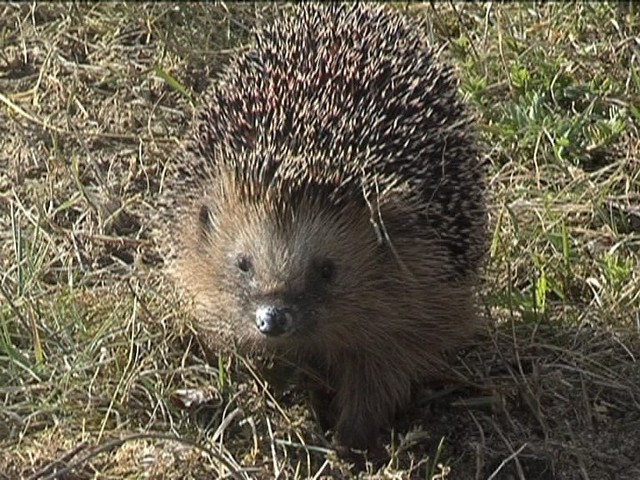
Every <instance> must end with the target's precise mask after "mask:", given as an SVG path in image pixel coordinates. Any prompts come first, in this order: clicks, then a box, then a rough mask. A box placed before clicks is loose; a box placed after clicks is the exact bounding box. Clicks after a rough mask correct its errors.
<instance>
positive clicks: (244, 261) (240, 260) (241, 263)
mask: <svg viewBox="0 0 640 480" xmlns="http://www.w3.org/2000/svg"><path fill="white" fill-rule="evenodd" d="M236 264H237V265H238V268H239V269H240V271H241V272H243V273H249V272H250V271H251V269H252V267H253V266H252V265H251V260H249V259H248V258H247V257H246V256H245V255H238V257H237V258H236Z"/></svg>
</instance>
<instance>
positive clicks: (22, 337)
mask: <svg viewBox="0 0 640 480" xmlns="http://www.w3.org/2000/svg"><path fill="white" fill-rule="evenodd" d="M396 7H397V8H401V9H405V8H407V10H408V12H409V14H411V15H416V16H419V17H427V18H428V20H429V21H428V23H427V27H426V28H427V34H428V35H429V36H430V37H431V39H432V40H433V42H434V44H436V45H437V46H443V47H444V49H445V50H444V51H445V52H446V54H447V55H448V56H449V58H450V61H451V62H452V63H453V65H454V66H455V67H456V69H457V72H458V75H459V77H460V80H461V83H460V89H461V91H462V94H463V95H465V97H466V98H467V100H468V101H469V103H470V104H471V105H472V107H473V108H474V109H475V110H476V112H477V115H478V119H479V124H480V128H481V132H482V137H483V141H484V142H485V143H486V145H487V146H488V152H487V153H488V158H489V161H490V176H489V181H490V190H491V199H490V201H491V225H492V232H493V236H492V242H491V248H490V255H489V258H488V260H487V265H486V268H485V270H484V277H485V278H484V284H483V295H482V298H483V301H484V310H485V312H486V316H487V318H488V319H489V320H490V321H491V327H489V329H488V333H489V335H488V336H487V341H486V342H484V343H481V344H479V345H477V347H475V348H473V349H470V350H469V351H467V352H461V353H460V355H458V358H457V359H455V361H454V363H453V366H452V369H453V371H454V372H456V373H457V374H458V375H459V376H460V378H464V379H466V384H467V385H468V386H467V387H465V388H461V389H460V388H458V389H453V390H452V391H445V392H431V393H432V396H431V397H429V392H426V393H425V398H423V402H421V403H420V402H419V404H418V406H416V408H415V409H414V410H415V411H412V412H409V413H408V414H407V418H406V419H405V420H404V423H405V424H406V425H404V427H405V428H401V427H399V429H400V430H402V431H401V432H400V433H401V435H400V437H399V438H397V439H396V440H395V441H394V442H395V443H394V446H393V455H392V460H391V461H390V463H389V465H387V466H385V467H384V468H383V469H382V470H381V471H380V472H378V473H377V477H376V478H407V477H411V478H427V479H458V478H462V479H472V478H477V479H484V478H491V479H499V478H517V479H525V478H526V479H531V478H539V479H548V478H559V479H574V478H576V479H595V478H618V479H625V478H628V479H635V478H640V466H639V464H638V461H637V452H638V448H639V447H640V435H639V434H638V432H639V431H640V363H639V362H640V361H639V357H640V338H639V337H640V335H639V333H640V255H639V254H638V253H639V249H640V163H639V161H638V159H639V158H640V135H639V133H638V130H639V128H640V37H638V32H640V11H639V10H638V8H637V6H636V5H635V4H633V3H632V2H631V3H577V4H576V3H573V4H564V3H543V4H534V3H516V4H510V3H507V4H461V3H460V4H458V3H453V4H452V3H439V2H434V3H432V4H421V5H412V6H411V7H406V5H405V4H401V3H398V4H396ZM281 8H283V7H281V6H280V7H276V6H275V5H271V4H257V5H252V4H240V5H237V4H217V5H206V4H184V5H179V6H178V5H177V4H168V3H161V4H134V3H129V4H122V3H110V2H109V3H102V2H99V3H91V4H70V3H61V4H56V3H51V4H47V3H43V4H29V3H21V4H5V5H2V6H0V103H1V104H2V105H1V106H0V131H1V132H2V134H1V135H0V142H1V144H0V152H1V153H0V242H1V243H0V275H1V276H0V297H1V298H2V300H1V301H0V398H1V399H2V401H1V402H0V478H3V477H4V478H11V479H12V478H141V477H145V478H175V477H179V478H216V477H225V476H226V477H231V478H273V477H277V478H322V476H325V478H326V477H334V478H335V477H349V476H350V475H351V474H350V473H349V472H350V471H349V468H348V466H347V465H345V464H344V463H343V462H341V461H339V460H337V459H336V458H335V456H334V455H333V453H332V452H331V451H330V449H329V447H328V446H327V444H326V442H325V440H324V438H323V437H322V435H321V432H319V431H318V428H317V426H316V425H315V423H314V421H313V418H312V416H311V414H310V412H309V411H308V410H307V409H306V407H305V405H304V402H302V401H301V400H300V396H299V394H298V393H297V392H295V391H288V390H286V389H285V391H284V392H283V393H280V394H274V393H273V392H272V389H271V388H267V382H266V380H265V379H263V378H262V377H261V376H260V375H259V374H257V373H256V372H254V370H253V369H252V368H251V363H250V362H247V361H245V360H244V359H242V358H236V357H223V356H221V357H220V359H219V363H218V364H216V365H209V364H207V363H206V362H205V361H204V360H203V357H202V354H201V350H200V349H199V347H198V345H197V342H196V341H195V340H194V338H193V336H192V335H191V334H190V333H191V331H192V329H191V326H190V322H191V320H190V318H189V316H188V314H187V313H186V312H187V310H186V309H185V308H184V306H183V305H181V304H180V299H179V297H178V295H177V294H175V292H174V291H173V289H172V287H171V286H170V285H168V284H167V282H166V281H165V280H164V277H163V276H162V274H161V266H162V264H163V252H162V249H161V245H158V244H156V243H155V242H154V237H153V230H152V228H151V224H152V221H151V220H152V219H153V218H154V214H155V205H156V203H155V202H156V201H157V197H158V192H159V191H160V189H161V188H162V179H163V173H164V170H165V168H166V165H167V162H168V161H170V159H171V155H172V152H174V151H175V148H176V145H177V144H178V143H179V142H180V140H181V139H182V138H183V137H184V135H185V132H186V131H187V128H188V125H189V123H190V121H191V119H192V116H193V112H194V108H195V107H196V106H197V105H198V103H199V101H200V99H201V95H202V93H203V92H204V91H205V90H206V88H207V86H208V84H209V83H210V81H211V80H210V79H211V78H214V77H215V75H216V73H217V72H219V71H220V69H221V68H222V67H223V66H224V64H225V62H226V60H227V59H228V57H229V55H232V54H233V53H234V52H236V51H238V49H240V48H241V46H242V45H243V44H244V43H245V42H246V41H247V40H248V39H249V38H250V28H251V26H253V25H254V24H256V23H257V22H268V21H269V19H270V18H272V17H273V15H274V14H276V13H277V10H278V9H281ZM509 475H511V476H510V477H509ZM365 476H368V477H371V478H373V477H375V476H376V474H375V473H373V472H369V473H368V474H365Z"/></svg>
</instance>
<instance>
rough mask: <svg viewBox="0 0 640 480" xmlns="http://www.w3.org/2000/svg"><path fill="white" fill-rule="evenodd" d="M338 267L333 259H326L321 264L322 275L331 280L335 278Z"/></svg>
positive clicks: (323, 277)
mask: <svg viewBox="0 0 640 480" xmlns="http://www.w3.org/2000/svg"><path fill="white" fill-rule="evenodd" d="M335 270H336V267H335V265H334V263H333V262H332V261H331V260H328V259H327V260H324V261H323V262H322V263H321V264H320V276H321V277H322V279H323V280H325V281H327V282H330V281H331V280H333V276H334V274H335Z"/></svg>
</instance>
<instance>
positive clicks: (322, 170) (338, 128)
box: [177, 6, 485, 448]
mask: <svg viewBox="0 0 640 480" xmlns="http://www.w3.org/2000/svg"><path fill="white" fill-rule="evenodd" d="M306 8H307V10H304V9H303V13H302V14H301V15H302V17H301V18H302V19H303V20H302V21H303V22H304V21H306V20H305V19H308V18H312V19H313V18H315V17H317V16H320V21H318V22H315V23H313V22H310V23H309V25H315V27H313V28H325V29H324V30H321V31H319V32H313V34H311V35H310V37H311V38H312V40H311V42H312V43H311V45H315V43H314V42H318V43H321V42H322V41H326V42H328V44H329V45H331V42H333V41H334V36H333V35H334V34H335V35H336V36H337V37H339V35H345V36H350V35H353V36H354V38H355V39H356V40H357V41H363V42H365V43H366V42H374V43H375V42H376V41H378V42H383V43H381V45H382V47H378V46H377V45H375V44H372V45H368V44H366V46H370V47H371V52H369V54H370V57H366V59H364V60H363V61H366V62H376V61H379V62H380V67H379V68H378V67H376V68H369V69H367V70H366V72H367V73H366V75H371V76H373V77H372V78H373V80H370V81H369V80H368V79H367V78H366V75H365V78H363V79H359V77H358V76H357V75H356V74H353V72H351V73H350V71H347V72H346V73H345V65H347V66H349V67H351V66H352V65H355V63H353V62H355V61H356V60H358V59H359V58H360V57H358V56H359V55H361V52H362V51H363V49H362V48H357V47H356V48H355V50H354V51H353V52H352V51H351V50H348V49H347V50H345V48H346V47H345V44H344V43H340V42H338V43H337V44H336V45H335V48H333V49H331V48H325V49H323V50H318V51H317V52H308V53H307V55H306V56H305V57H304V59H302V60H301V58H300V53H299V52H298V53H292V54H291V55H290V57H291V58H289V57H288V56H287V55H289V54H288V53H285V54H283V55H285V57H286V58H284V59H280V58H279V57H278V58H276V59H275V60H274V59H273V55H275V54H274V53H273V52H275V51H276V50H275V49H268V48H266V47H260V48H258V50H257V53H255V54H254V56H253V57H252V56H247V57H242V59H240V60H239V61H238V63H236V64H235V65H233V66H232V67H231V68H230V70H229V72H230V73H229V74H228V77H226V78H225V79H223V80H222V81H221V82H220V83H219V85H218V86H217V87H215V89H214V91H213V93H212V96H211V99H210V100H209V101H208V106H207V107H206V108H205V109H204V110H203V112H202V113H201V116H200V120H199V123H198V125H197V126H196V132H195V135H194V142H193V147H192V148H191V150H190V151H189V152H188V154H187V156H186V157H185V164H186V163H188V162H190V164H191V165H197V167H195V168H193V167H192V171H194V172H196V174H195V175H197V177H198V182H197V184H198V192H201V193H202V194H201V195H200V193H197V194H194V193H193V192H191V196H192V197H193V198H194V199H195V201H194V202H193V203H192V204H191V207H190V208H191V210H190V211H189V215H188V221H187V223H186V225H185V226H183V230H181V232H180V235H179V236H180V237H181V238H183V239H184V242H183V243H182V245H181V248H180V252H181V257H180V259H179V261H178V264H177V267H178V268H177V278H178V279H179V281H180V283H181V284H182V285H183V287H184V288H185V289H186V290H187V291H188V292H190V294H191V295H192V296H193V298H194V300H195V302H196V305H197V308H198V314H199V318H200V319H201V321H200V327H201V330H202V332H203V336H204V337H205V338H206V339H207V342H208V343H209V345H210V346H211V347H212V348H214V349H215V348H226V347H228V346H229V345H230V344H231V343H234V344H237V345H238V346H239V347H240V349H241V350H242V351H245V352H249V353H251V352H265V353H270V354H274V355H276V356H277V357H279V358H281V359H284V360H287V361H290V362H293V363H294V364H297V365H301V366H302V367H303V368H305V369H308V371H309V372H310V378H319V379H321V380H322V381H323V382H325V383H326V385H327V386H328V388H327V389H326V391H327V392H328V397H327V398H325V399H324V400H325V401H326V403H327V405H328V407H327V410H326V411H325V412H323V417H324V418H325V419H327V421H328V422H329V423H330V426H331V427H332V428H333V429H334V430H335V435H336V437H335V438H336V441H337V443H338V444H340V445H346V446H349V447H355V448H367V447H373V446H375V443H376V438H377V434H378V432H379V431H380V429H381V428H382V427H385V426H388V425H389V423H390V422H391V420H392V419H393V416H394V415H395V414H396V413H397V412H398V410H399V409H401V408H402V407H403V406H405V405H406V403H407V402H408V400H409V398H410V393H411V391H412V386H413V385H414V384H415V383H416V382H418V381H422V380H425V379H427V380H428V379H430V378H434V377H435V376H437V375H438V373H439V372H442V371H443V369H444V368H445V367H444V365H443V363H442V360H441V353H442V352H444V351H446V350H448V349H451V348H456V347H458V346H460V345H461V344H463V343H464V342H465V341H467V340H468V339H469V338H470V336H471V335H472V334H473V333H474V331H475V327H476V325H477V319H476V313H475V306H474V295H473V287H474V284H475V273H476V269H477V266H478V264H479V261H480V258H481V257H482V253H483V250H484V247H483V245H484V221H485V219H484V215H485V212H484V204H483V195H482V194H483V175H482V168H481V165H480V161H479V159H478V152H477V150H476V147H475V143H474V138H473V134H472V128H471V126H470V123H469V120H468V118H467V117H466V116H465V114H464V110H463V108H462V106H461V105H460V104H459V103H458V102H457V100H455V87H454V85H453V83H452V82H451V81H450V76H449V70H446V69H445V68H444V67H441V66H439V65H438V64H436V63H434V62H432V60H431V57H430V56H429V55H430V53H429V50H428V47H427V46H426V44H425V43H424V41H423V38H422V37H421V36H420V35H419V34H417V33H415V29H414V28H413V26H412V25H410V24H405V23H404V21H403V20H402V19H401V18H400V17H399V16H394V15H391V14H389V13H385V12H384V11H383V10H380V9H371V10H369V9H368V8H367V7H365V6H353V7H349V8H351V10H349V12H351V13H350V14H349V15H347V14H346V13H345V11H340V10H339V11H338V13H339V14H338V15H335V12H334V13H327V11H326V10H323V9H321V8H320V7H306ZM354 12H355V14H354ZM379 17H381V18H384V19H386V20H385V21H386V22H387V23H385V22H378V21H374V20H370V19H371V18H374V19H375V18H379ZM298 21H300V20H298ZM331 22H334V24H332V23H331ZM390 24H392V25H393V28H392V29H391V30H390V32H391V33H389V32H382V33H380V31H379V30H380V29H384V28H387V26H388V25H390ZM318 25H326V27H318ZM290 28H291V21H289V20H286V21H283V23H282V24H281V25H280V26H279V27H278V26H274V27H273V29H272V30H270V31H269V33H268V34H264V33H263V37H260V36H259V38H262V40H261V42H262V43H261V45H263V44H265V42H266V43H267V44H268V42H269V41H271V42H273V43H274V45H279V46H280V47H283V48H285V47H286V45H284V46H283V45H282V44H283V43H285V44H286V43H287V42H289V41H290V40H289V36H290V35H291V31H290V30H289V29H290ZM308 28H312V27H308ZM359 28H362V29H364V30H367V29H369V30H371V31H372V32H373V33H371V32H368V33H367V35H365V34H360V35H359V34H357V33H356V34H354V33H353V32H357V30H358V29H359ZM296 31H303V32H305V31H306V30H304V29H302V30H300V29H299V28H298V29H296ZM274 32H275V33H274ZM279 32H280V33H279ZM282 32H285V33H282ZM391 34H397V35H398V38H399V39H400V40H399V41H398V42H399V43H397V45H399V46H397V47H394V48H396V49H397V52H396V54H397V56H398V59H400V60H402V61H406V62H407V65H408V67H407V69H408V70H407V69H401V70H402V72H403V73H402V75H405V76H411V75H414V76H415V78H414V79H413V83H417V84H418V85H420V83H419V82H421V81H422V80H423V77H424V76H425V75H426V73H425V72H427V71H428V72H430V74H431V75H432V77H433V78H436V79H440V80H433V78H430V79H429V78H428V79H426V80H424V82H425V83H424V85H422V87H421V88H419V89H417V90H415V92H417V93H415V95H418V97H417V98H416V101H415V102H413V103H412V104H411V105H410V106H409V104H407V106H406V108H405V109H403V108H402V106H398V105H396V104H393V105H391V104H390V103H389V101H390V100H389V99H390V98H393V96H394V95H396V96H402V95H403V90H402V89H403V88H409V87H403V86H402V85H404V84H403V83H402V82H399V81H397V79H396V77H394V76H397V75H401V74H400V73H399V72H396V71H394V70H393V68H392V67H389V65H392V66H393V65H395V63H389V62H388V61H387V58H388V55H390V54H389V52H386V53H385V51H384V49H385V48H387V49H388V48H389V44H388V43H384V42H386V37H388V36H389V35H391ZM270 35H271V36H270ZM301 35H306V33H304V34H301ZM265 38H266V39H267V40H265ZM305 38H307V37H305ZM405 40H406V45H405V44H404V43H402V42H404V41H405ZM305 41H306V40H305ZM292 44H293V43H292ZM295 44H296V45H300V44H304V42H303V41H302V40H299V41H297V42H295ZM416 44H418V45H419V47H415V48H416V49H417V50H416V51H415V52H414V51H413V50H411V49H412V48H414V47H413V46H412V45H416ZM304 45H306V44H304ZM383 47H384V48H383ZM261 48H264V50H261ZM300 48H306V47H304V46H303V47H300ZM309 48H311V47H309ZM294 52H295V51H294ZM378 52H382V53H378ZM316 54H317V55H321V54H324V55H329V56H330V60H331V62H329V63H327V62H324V61H323V60H322V58H320V59H318V62H317V63H313V62H311V63H309V62H306V59H307V58H311V59H312V60H313V59H314V55H316ZM260 55H262V56H263V57H265V58H268V59H270V60H271V63H270V64H269V65H270V66H269V68H271V69H272V70H268V69H267V67H261V68H254V65H255V64H256V63H255V62H257V61H256V60H255V58H256V57H258V58H260ZM376 55H379V56H380V58H377V57H376ZM408 55H415V56H416V58H420V59H421V61H423V62H424V64H416V63H415V61H414V60H412V59H411V58H408V57H407V56H408ZM296 62H299V63H296ZM332 62H333V63H332ZM429 62H432V63H429ZM333 64H335V65H334V66H333V67H332V68H335V75H336V77H335V78H336V79H337V80H335V81H334V82H333V83H331V82H330V81H329V80H330V77H331V75H332V74H333V73H332V72H331V71H327V70H325V69H326V68H328V67H326V65H333ZM414 64H416V65H418V66H417V67H415V69H416V70H415V71H412V70H411V68H413V67H412V65H414ZM265 65H266V63H265ZM309 65H310V66H309ZM367 65H370V63H367ZM374 67H375V65H374ZM389 68H391V69H390V70H389V71H386V70H385V69H389ZM398 68H399V69H400V67H398ZM288 69H291V71H289V70H288ZM318 69H319V70H318ZM347 70H348V69H347ZM318 71H320V72H321V75H320V74H317V72H318ZM354 71H357V69H356V70H354ZM380 72H382V73H380ZM343 73H344V74H345V75H348V74H353V75H354V76H353V78H349V79H345V78H346V77H345V78H342V77H340V75H342V74H343ZM375 75H383V77H381V79H377V80H376V78H377V77H375ZM398 78H399V79H401V80H403V81H404V80H405V77H398ZM347 80H348V81H349V82H350V83H349V85H350V86H349V92H351V93H350V94H351V95H354V96H356V97H359V96H361V97H364V98H367V96H369V97H371V99H372V105H377V107H376V108H378V109H379V111H378V110H376V111H371V112H357V113H358V115H362V118H361V119H360V117H359V116H358V115H355V113H356V112H351V111H350V110H349V109H350V108H353V107H352V106H348V105H347V106H344V105H345V102H344V100H342V99H341V98H340V97H339V96H338V95H336V97H335V98H333V97H330V96H326V95H325V96H321V98H323V99H325V101H326V105H323V104H317V100H315V102H316V103H312V104H308V103H305V98H307V97H305V95H309V96H313V93H314V92H316V91H317V89H319V88H324V87H321V86H318V85H317V84H316V83H314V82H321V83H322V82H328V83H327V85H331V87H328V86H327V88H338V87H339V86H340V85H341V83H340V82H342V81H345V82H346V81H347ZM374 80H375V81H374ZM406 80H407V81H406V85H412V79H411V78H408V79H406ZM380 82H383V83H380ZM388 82H391V83H388ZM378 84H380V85H382V84H388V85H391V88H395V87H394V86H396V85H400V86H399V87H398V88H400V89H401V90H400V91H398V92H390V93H389V92H388V93H387V94H386V95H385V96H380V95H381V94H380V91H381V90H380V88H378V87H376V85H378ZM246 85H249V86H251V88H250V89H247V90H242V88H245V87H244V86H246ZM412 88H413V87H412ZM238 89H240V90H238ZM429 89H431V90H429ZM436 90H437V91H438V92H439V91H441V94H440V95H441V98H440V97H438V94H437V92H436ZM274 92H275V93H274ZM283 92H284V93H283ZM305 92H306V93H305ZM243 96H247V97H251V98H250V99H249V100H247V102H246V103H242V102H239V101H238V99H239V98H242V97H243ZM434 99H435V100H434ZM287 102H292V103H287ZM376 102H379V103H376ZM419 102H422V103H419ZM440 102H441V103H440ZM416 105H422V106H419V108H418V107H416ZM432 106H434V108H431V107H432ZM387 107H388V108H387ZM436 107H437V108H436ZM385 108H387V110H388V111H387V110H384V109H385ZM447 109H449V110H447ZM255 112H261V113H260V115H258V116H255V115H256V114H255ZM328 112H333V113H334V114H333V115H332V116H330V117H328V116H327V115H328ZM423 112H432V113H429V114H427V113H423ZM442 112H444V113H442ZM447 112H449V113H450V115H449V113H447ZM378 113H379V114H380V116H379V117H376V118H382V119H384V121H378V123H375V122H373V123H372V122H370V121H369V120H368V116H367V115H374V114H378ZM350 115H351V117H350ZM437 115H443V116H442V117H437V118H436V117H434V116H437ZM447 115H449V116H447ZM348 118H351V119H352V120H353V122H352V124H350V123H344V121H342V120H344V119H348ZM438 118H441V119H440V120H438ZM288 119H290V121H289V120H288ZM331 119H333V120H331ZM340 119H342V120H340ZM339 120H340V122H341V123H340V125H337V123H336V122H338V121H339ZM297 121H299V122H300V124H299V125H298V124H295V122H297ZM260 122H263V123H260ZM305 122H306V123H305ZM408 122H412V123H411V124H412V125H417V126H419V128H413V129H411V130H397V131H396V129H397V128H403V125H404V124H406V123H408ZM282 125H296V128H297V130H295V131H291V132H290V133H289V134H287V132H286V131H284V130H283V131H279V130H277V129H278V128H280V127H281V126H282ZM354 125H355V126H354ZM359 125H360V126H361V127H362V129H358V128H359V127H358V126H359ZM398 126H400V127H398ZM302 127H304V128H302ZM352 127H353V129H354V130H353V131H352V130H350V128H352ZM287 128H292V127H291V126H289V127H287ZM367 129H371V136H370V137H369V136H368V133H369V130H367ZM376 129H377V130H376ZM356 131H357V132H360V133H359V135H360V137H358V139H359V140H360V141H361V144H360V145H355V144H354V142H353V140H354V137H353V135H355V133H354V132H356ZM276 132H279V133H277V134H276ZM328 134H330V135H333V137H334V141H332V142H327V141H326V139H327V135H328ZM403 135H404V136H405V137H402V136H403ZM399 139H400V140H401V141H398V140H399ZM385 141H388V142H390V145H393V146H388V147H386V146H385V144H384V143H382V144H380V143H379V142H385ZM376 142H378V143H376ZM352 145H355V146H353V147H352ZM385 148H386V150H385ZM372 152H373V153H372ZM415 152H421V153H419V156H417V157H416V155H417V154H416V153H415ZM240 258H241V259H243V260H244V261H246V262H247V263H246V265H249V266H250V268H248V267H247V269H248V272H244V271H242V269H241V268H239V259H240ZM327 262H330V263H329V265H331V266H333V267H334V269H333V270H330V271H331V272H332V274H331V275H329V274H327V278H324V277H323V276H322V275H324V273H322V272H324V270H323V269H322V268H323V267H322V266H323V265H324V266H326V265H327ZM246 265H245V267H246ZM264 303H268V304H269V305H280V306H282V305H284V306H286V307H288V308H290V309H291V310H292V311H293V312H294V314H295V318H296V321H295V326H296V331H295V332H294V333H292V334H290V335H288V336H277V337H270V336H265V335H264V334H262V333H260V332H259V331H258V329H257V328H256V324H255V321H254V319H255V312H256V308H258V306H259V305H261V304H264ZM319 390H320V391H323V392H324V391H325V389H323V388H320V387H319Z"/></svg>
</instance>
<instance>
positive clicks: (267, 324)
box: [256, 305, 293, 337]
mask: <svg viewBox="0 0 640 480" xmlns="http://www.w3.org/2000/svg"><path fill="white" fill-rule="evenodd" d="M292 318H293V317H292V315H291V312H290V311H289V310H288V309H286V308H278V307H274V306H272V305H267V306H262V307H258V308H257V309H256V326H257V327H258V330H260V333H263V334H265V335H269V336H274V337H277V336H278V335H282V334H283V333H285V332H287V331H288V330H289V329H290V328H291V320H292Z"/></svg>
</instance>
